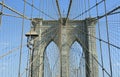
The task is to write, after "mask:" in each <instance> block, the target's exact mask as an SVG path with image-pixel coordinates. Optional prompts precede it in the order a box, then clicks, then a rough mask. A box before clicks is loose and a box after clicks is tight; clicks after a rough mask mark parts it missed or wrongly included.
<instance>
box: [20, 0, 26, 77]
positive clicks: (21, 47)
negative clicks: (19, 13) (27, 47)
mask: <svg viewBox="0 0 120 77" xmlns="http://www.w3.org/2000/svg"><path fill="white" fill-rule="evenodd" d="M25 7H26V3H25V0H24V7H23V15H25ZM23 36H24V17H23V19H22V32H21V44H20V56H19V68H18V77H20V73H21V59H22V49H23Z"/></svg>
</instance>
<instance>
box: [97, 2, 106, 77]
mask: <svg viewBox="0 0 120 77" xmlns="http://www.w3.org/2000/svg"><path fill="white" fill-rule="evenodd" d="M96 11H97V19H98V33H99V39H101V34H100V21H99V18H98V16H99V14H98V12H99V11H98V5H97V0H96ZM99 43H100V55H101V62H102V75H103V77H104V69H103V68H104V63H103V55H102V54H103V53H102V45H101V40H99Z"/></svg>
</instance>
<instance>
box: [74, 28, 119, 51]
mask: <svg viewBox="0 0 120 77" xmlns="http://www.w3.org/2000/svg"><path fill="white" fill-rule="evenodd" d="M73 28H74V27H73ZM76 29H77V30H78V31H80V32H82V33H84V34H86V35H88V36H90V37H93V38H95V39H97V40H99V41H102V42H104V43H106V44H109V45H111V46H112V47H115V48H117V49H120V47H119V46H117V45H114V44H112V43H110V42H109V43H108V42H107V41H105V40H103V39H100V38H98V37H96V36H94V35H91V34H89V33H86V32H85V31H83V30H81V29H78V28H76Z"/></svg>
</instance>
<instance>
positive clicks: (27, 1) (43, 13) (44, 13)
mask: <svg viewBox="0 0 120 77" xmlns="http://www.w3.org/2000/svg"><path fill="white" fill-rule="evenodd" d="M22 1H24V0H22ZM25 2H26V4H28V5H30V6H31V7H33V8H35V9H36V10H38V11H39V12H41V13H42V14H44V15H46V16H47V17H49V18H51V19H55V18H53V17H52V16H50V15H48V14H46V13H45V12H44V11H42V10H40V9H39V8H37V7H36V6H34V5H32V4H31V3H29V2H28V1H25Z"/></svg>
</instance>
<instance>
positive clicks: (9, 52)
mask: <svg viewBox="0 0 120 77" xmlns="http://www.w3.org/2000/svg"><path fill="white" fill-rule="evenodd" d="M24 46H27V44H24V45H23V47H24ZM19 49H20V46H18V47H16V48H14V49H12V50H10V51H8V52H7V53H5V54H3V55H1V56H0V59H2V58H4V57H5V56H7V55H9V54H11V53H13V52H15V51H17V50H19Z"/></svg>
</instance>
